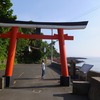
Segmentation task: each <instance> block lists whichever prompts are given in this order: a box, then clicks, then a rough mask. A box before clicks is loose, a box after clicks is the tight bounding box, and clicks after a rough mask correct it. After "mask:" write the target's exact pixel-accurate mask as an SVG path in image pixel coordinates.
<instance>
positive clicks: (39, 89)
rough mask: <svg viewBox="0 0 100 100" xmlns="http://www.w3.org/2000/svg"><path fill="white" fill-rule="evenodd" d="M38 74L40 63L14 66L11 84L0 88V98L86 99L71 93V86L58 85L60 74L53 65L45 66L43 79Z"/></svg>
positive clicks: (19, 99) (39, 99)
mask: <svg viewBox="0 0 100 100" xmlns="http://www.w3.org/2000/svg"><path fill="white" fill-rule="evenodd" d="M40 76H41V67H40V64H18V65H16V66H14V73H13V79H14V81H13V84H12V85H11V86H10V88H6V89H4V90H0V100H88V99H87V97H85V96H77V95H73V94H72V86H69V87H62V86H60V85H59V77H60V75H59V74H58V73H57V72H56V70H53V66H51V67H46V76H45V79H44V80H42V79H41V78H40Z"/></svg>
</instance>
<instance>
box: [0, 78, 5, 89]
mask: <svg viewBox="0 0 100 100" xmlns="http://www.w3.org/2000/svg"><path fill="white" fill-rule="evenodd" d="M4 87H5V78H4V77H0V89H4Z"/></svg>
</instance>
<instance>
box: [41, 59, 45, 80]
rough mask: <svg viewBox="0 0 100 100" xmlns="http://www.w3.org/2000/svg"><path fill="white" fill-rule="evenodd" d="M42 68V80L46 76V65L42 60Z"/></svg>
mask: <svg viewBox="0 0 100 100" xmlns="http://www.w3.org/2000/svg"><path fill="white" fill-rule="evenodd" d="M41 67H42V75H41V78H42V79H44V76H45V63H44V60H42V64H41Z"/></svg>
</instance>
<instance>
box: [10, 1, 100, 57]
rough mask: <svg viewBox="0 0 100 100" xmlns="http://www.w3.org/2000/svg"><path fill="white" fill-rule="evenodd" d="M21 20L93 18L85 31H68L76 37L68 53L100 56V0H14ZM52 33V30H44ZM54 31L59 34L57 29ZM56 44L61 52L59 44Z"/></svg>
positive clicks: (67, 46) (15, 10)
mask: <svg viewBox="0 0 100 100" xmlns="http://www.w3.org/2000/svg"><path fill="white" fill-rule="evenodd" d="M11 2H12V3H13V7H12V9H13V10H14V13H13V14H15V15H17V20H23V21H30V20H33V21H49V22H77V21H89V23H88V25H87V27H86V29H84V30H65V31H64V33H65V34H66V33H68V35H71V36H74V40H73V41H66V42H65V44H66V53H67V56H75V57H78V56H80V57H100V0H11ZM42 32H43V33H44V34H49V35H50V34H51V30H42ZM54 33H57V31H56V30H54ZM48 42H50V40H49V41H48ZM55 47H56V48H57V50H58V51H59V44H58V42H56V44H55Z"/></svg>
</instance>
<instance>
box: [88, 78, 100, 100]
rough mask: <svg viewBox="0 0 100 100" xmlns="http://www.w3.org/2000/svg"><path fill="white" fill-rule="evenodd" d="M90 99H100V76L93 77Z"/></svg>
mask: <svg viewBox="0 0 100 100" xmlns="http://www.w3.org/2000/svg"><path fill="white" fill-rule="evenodd" d="M88 96H89V99H90V100H100V77H92V78H91V80H90V90H89V95H88Z"/></svg>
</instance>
